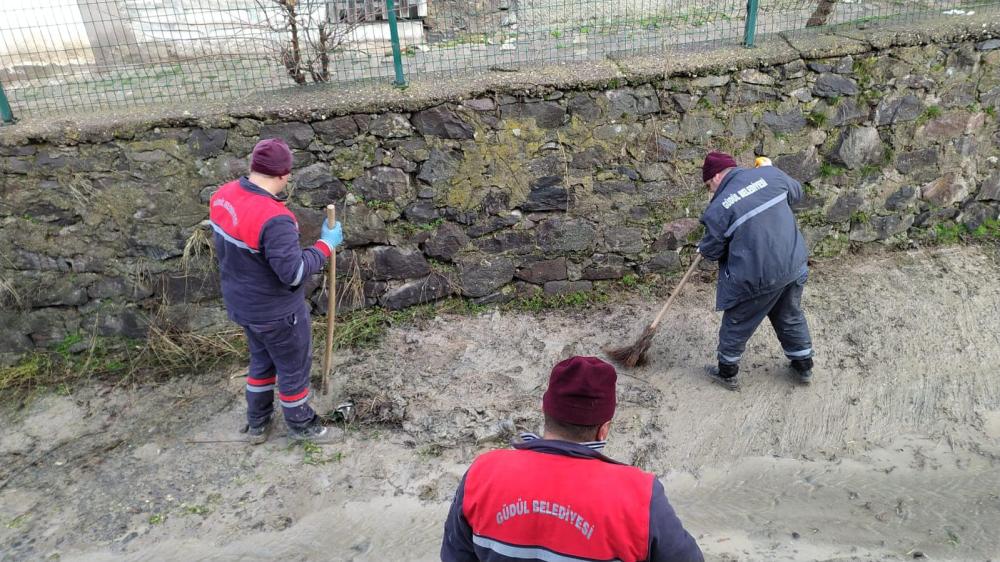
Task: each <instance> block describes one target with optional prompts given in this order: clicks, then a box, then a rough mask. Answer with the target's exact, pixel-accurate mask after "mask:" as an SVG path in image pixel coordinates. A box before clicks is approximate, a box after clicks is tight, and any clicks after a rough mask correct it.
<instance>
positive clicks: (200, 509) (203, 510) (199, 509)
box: [181, 504, 212, 517]
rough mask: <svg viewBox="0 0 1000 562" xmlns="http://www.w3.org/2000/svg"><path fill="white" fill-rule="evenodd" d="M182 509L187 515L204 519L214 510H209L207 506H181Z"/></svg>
mask: <svg viewBox="0 0 1000 562" xmlns="http://www.w3.org/2000/svg"><path fill="white" fill-rule="evenodd" d="M181 509H182V510H183V511H184V513H185V514H187V515H201V516H202V517H204V516H206V515H208V514H209V513H211V512H212V510H211V509H209V507H208V506H205V505H188V504H181Z"/></svg>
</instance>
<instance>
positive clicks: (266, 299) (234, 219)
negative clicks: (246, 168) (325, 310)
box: [209, 139, 344, 444]
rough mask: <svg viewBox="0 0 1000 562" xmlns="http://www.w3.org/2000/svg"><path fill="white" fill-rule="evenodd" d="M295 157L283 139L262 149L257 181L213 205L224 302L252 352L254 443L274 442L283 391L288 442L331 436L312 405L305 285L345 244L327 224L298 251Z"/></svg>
mask: <svg viewBox="0 0 1000 562" xmlns="http://www.w3.org/2000/svg"><path fill="white" fill-rule="evenodd" d="M291 172H292V152H291V151H290V150H289V149H288V145H287V144H285V142H284V141H283V140H281V139H266V140H262V141H260V142H259V143H257V146H255V147H254V149H253V155H252V156H251V161H250V175H249V176H244V177H242V178H240V179H238V180H235V181H232V182H229V183H227V184H225V185H223V186H222V187H220V188H219V190H218V191H216V192H215V194H214V195H213V196H212V199H211V202H210V203H209V211H210V218H211V223H212V228H213V229H214V230H215V249H216V255H217V256H218V259H219V270H220V273H221V277H222V298H223V301H224V302H225V304H226V310H227V311H228V313H229V318H230V319H232V320H233V322H236V323H237V324H239V325H240V326H242V327H243V330H244V332H245V333H246V337H247V344H248V347H249V348H250V370H249V373H248V376H247V386H246V400H247V425H246V427H245V431H246V432H247V433H248V438H249V441H250V442H251V443H254V444H260V443H263V442H265V441H266V440H267V434H268V432H269V431H270V428H271V422H272V417H273V414H274V404H273V403H274V390H275V388H277V390H278V401H279V402H280V403H281V410H282V415H283V417H284V418H285V424H286V425H287V426H288V436H289V437H290V438H292V439H295V440H306V439H308V440H313V441H315V440H319V439H321V438H323V437H324V436H325V435H326V432H327V429H326V427H324V426H323V425H322V423H321V422H320V419H319V417H318V416H317V415H316V412H315V411H313V409H312V407H310V406H309V399H310V391H309V373H310V370H311V369H310V368H311V366H312V335H311V331H310V325H309V308H308V307H307V306H306V301H305V295H304V294H303V288H302V287H303V283H304V282H305V280H306V279H308V278H309V276H310V275H312V274H314V273H317V272H319V271H321V270H322V269H323V266H324V265H325V264H326V262H327V260H328V259H329V258H330V255H331V254H332V253H333V250H334V248H336V247H337V246H338V245H340V243H341V242H343V239H344V237H343V233H342V231H341V227H340V223H339V222H338V223H337V224H335V225H328V224H326V222H325V221H324V223H323V228H322V234H321V236H320V239H319V240H318V241H317V242H316V243H315V244H314V245H313V246H310V247H308V248H305V249H303V248H301V247H300V245H299V225H298V222H297V221H296V220H295V215H293V214H292V212H291V211H289V210H288V208H287V207H286V206H285V199H286V198H287V196H286V195H284V193H283V192H284V190H285V187H286V186H287V185H288V180H289V178H290V177H291Z"/></svg>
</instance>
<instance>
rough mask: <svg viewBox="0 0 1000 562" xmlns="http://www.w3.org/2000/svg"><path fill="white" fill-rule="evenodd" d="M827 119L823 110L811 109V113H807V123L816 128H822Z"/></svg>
mask: <svg viewBox="0 0 1000 562" xmlns="http://www.w3.org/2000/svg"><path fill="white" fill-rule="evenodd" d="M826 121H827V116H826V113H823V112H822V111H811V112H809V115H806V123H809V126H810V127H813V128H815V129H819V128H822V127H823V125H826Z"/></svg>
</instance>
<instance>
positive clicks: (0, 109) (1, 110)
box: [0, 84, 14, 123]
mask: <svg viewBox="0 0 1000 562" xmlns="http://www.w3.org/2000/svg"><path fill="white" fill-rule="evenodd" d="M13 122H14V113H13V112H12V111H11V110H10V103H9V102H8V101H7V94H5V93H4V91H3V84H0V123H13Z"/></svg>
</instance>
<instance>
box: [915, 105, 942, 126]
mask: <svg viewBox="0 0 1000 562" xmlns="http://www.w3.org/2000/svg"><path fill="white" fill-rule="evenodd" d="M942 113H944V110H943V109H941V107H940V106H937V105H932V106H929V107H928V108H927V109H925V110H924V112H923V113H921V114H920V116H919V117H917V120H916V124H917V126H918V127H919V126H920V125H923V124H924V123H926V122H928V121H930V120H931V119H935V118H937V117H940V116H941V114H942Z"/></svg>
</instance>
